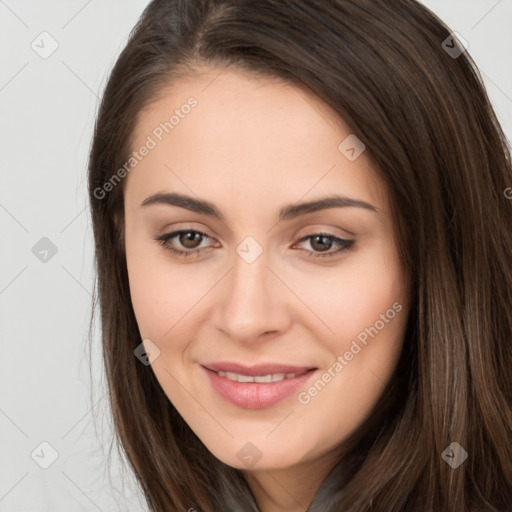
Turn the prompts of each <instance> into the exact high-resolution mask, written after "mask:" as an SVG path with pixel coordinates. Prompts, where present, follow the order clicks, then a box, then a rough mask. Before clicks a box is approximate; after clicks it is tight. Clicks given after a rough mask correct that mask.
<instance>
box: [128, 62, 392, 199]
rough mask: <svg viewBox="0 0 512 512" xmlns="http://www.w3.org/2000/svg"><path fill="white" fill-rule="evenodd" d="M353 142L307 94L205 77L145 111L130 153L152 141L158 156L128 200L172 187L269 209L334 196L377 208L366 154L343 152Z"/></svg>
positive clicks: (233, 75)
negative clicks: (265, 204)
mask: <svg viewBox="0 0 512 512" xmlns="http://www.w3.org/2000/svg"><path fill="white" fill-rule="evenodd" d="M191 105H193V106H191ZM349 136H352V134H351V130H350V128H349V127H348V126H347V125H346V124H345V123H344V121H343V120H342V119H341V118H340V116H339V115H338V114H337V112H336V111H335V110H334V109H332V108H331V107H330V106H329V105H327V104H326V103H325V102H324V101H323V100H321V98H319V97H318V96H316V95H314V94H313V93H311V92H310V91H308V90H307V89H306V88H305V87H298V86H297V85H295V84H290V83H287V82H284V81H282V80H280V79H276V78H267V77H257V76H253V75H248V74H247V73H246V72H244V71H241V70H239V69H236V68H228V69H215V68H211V69H203V70H201V72H200V73H197V74H194V75H191V76H189V77H187V78H182V79H180V80H178V81H176V82H174V83H173V84H172V85H170V86H169V87H167V88H165V89H162V90H161V91H160V93H159V95H158V97H157V99H156V100H155V101H153V102H152V103H151V104H150V105H149V106H148V107H147V108H145V109H144V110H143V111H141V113H140V115H139V117H138V120H137V124H136V128H135V130H134V136H133V143H132V150H133V151H137V150H138V148H140V147H141V146H143V145H144V144H147V142H148V141H149V140H150V139H151V141H152V143H151V146H154V147H152V149H151V150H150V151H149V152H148V154H147V155H146V156H145V157H144V158H143V159H141V161H140V163H138V164H137V166H136V168H134V169H133V170H132V171H131V172H130V173H129V176H128V184H127V188H126V194H127V196H128V195H130V196H132V195H133V196H134V197H135V196H136V197H137V198H138V199H141V200H142V199H143V198H142V196H143V195H147V194H149V193H151V192H152V193H154V192H158V191H162V190H163V189H166V190H170V189H175V188H176V187H178V188H181V189H182V190H184V191H185V190H186V189H187V188H188V189H189V190H188V192H190V191H192V192H194V193H197V194H198V195H202V196H203V197H204V196H207V195H209V194H205V193H200V192H202V191H203V190H205V189H206V188H207V189H208V190H209V191H211V192H214V193H215V195H216V196H218V195H223V194H224V195H225V194H230V193H231V194H233V193H234V192H236V194H237V197H238V199H240V198H241V197H245V196H247V195H251V194H258V195H260V197H261V196H263V197H266V198H267V199H268V200H270V199H271V198H272V197H275V195H276V194H275V191H276V190H280V191H281V192H282V195H286V196H287V197H288V198H289V199H291V200H293V199H294V198H295V200H299V199H300V198H301V197H302V196H304V195H305V194H310V193H311V194H312V195H315V193H316V195H318V194H320V195H325V194H326V193H330V192H333V191H334V190H335V191H337V192H340V193H347V194H353V195H355V196H364V197H360V198H361V199H363V200H367V201H369V202H373V204H378V205H380V207H383V204H384V202H385V197H386V196H385V193H384V191H383V184H382V182H381V181H380V180H379V179H378V177H377V174H376V173H375V169H374V168H373V165H372V162H371V160H370V158H369V156H368V154H367V152H363V153H362V154H361V156H359V157H358V158H357V159H356V160H354V161H350V160H349V159H348V158H346V156H345V155H344V154H343V153H342V152H341V150H340V147H339V146H340V143H342V142H343V141H344V140H345V139H347V137H349ZM349 140H350V139H349ZM333 189H334V190H333ZM133 193H135V194H133Z"/></svg>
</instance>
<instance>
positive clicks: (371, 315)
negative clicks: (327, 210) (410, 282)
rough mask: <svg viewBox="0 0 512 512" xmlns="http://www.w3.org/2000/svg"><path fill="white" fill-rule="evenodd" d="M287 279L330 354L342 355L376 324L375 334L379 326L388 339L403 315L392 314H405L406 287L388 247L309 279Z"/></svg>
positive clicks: (379, 247)
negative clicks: (307, 311) (401, 312)
mask: <svg viewBox="0 0 512 512" xmlns="http://www.w3.org/2000/svg"><path fill="white" fill-rule="evenodd" d="M288 279H289V281H291V284H292V286H293V289H294V292H296V294H297V296H298V297H300V298H302V300H303V301H304V303H305V304H306V305H307V306H308V308H309V309H310V310H311V311H312V312H314V313H315V315H314V317H313V316H312V318H313V320H315V322H316V321H317V320H318V321H319V323H318V326H319V327H318V328H317V331H318V333H320V330H322V333H323V334H322V336H321V337H320V338H319V339H321V340H323V342H324V343H325V344H327V345H328V348H329V349H330V352H331V353H338V354H339V353H343V352H344V351H345V350H348V349H349V346H350V344H351V342H352V340H354V339H356V338H357V337H358V336H359V335H360V338H361V339H363V340H364V337H365V332H366V331H365V329H366V328H370V327H371V326H374V325H375V324H376V323H377V327H378V328H379V329H380V328H381V327H383V325H384V326H385V327H384V328H382V329H380V330H381V331H382V333H384V332H386V333H388V334H389V335H390V336H391V335H394V334H396V333H397V332H399V331H400V330H401V328H402V320H403V318H402V317H404V316H405V315H404V314H399V313H398V312H397V309H401V310H402V311H405V310H406V309H407V307H406V306H407V304H406V282H405V280H404V275H403V272H402V269H401V267H400V265H399V262H398V259H397V258H396V256H395V253H394V252H393V248H392V246H390V245H388V244H380V243H379V244H375V245H374V247H373V248H371V250H370V249H368V250H365V251H361V252H360V253H359V254H354V255H351V256H350V257H349V258H347V259H346V260H345V261H343V262H341V263H340V264H339V266H337V267H332V268H329V269H323V270H322V271H318V270H317V271H316V272H314V273H310V274H309V275H305V274H303V273H301V274H300V276H298V275H295V276H292V275H291V274H289V276H288ZM393 304H395V307H394V308H393ZM400 306H402V307H400ZM382 315H383V316H384V319H383V320H382ZM310 316H311V315H310ZM382 322H384V324H383V323H382ZM382 337H386V336H385V335H383V336H381V338H382Z"/></svg>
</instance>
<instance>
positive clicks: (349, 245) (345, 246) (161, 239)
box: [154, 229, 355, 258]
mask: <svg viewBox="0 0 512 512" xmlns="http://www.w3.org/2000/svg"><path fill="white" fill-rule="evenodd" d="M182 233H197V234H199V235H201V236H203V237H205V238H210V237H209V236H208V235H207V234H206V233H203V232H202V231H197V230H194V229H181V230H179V231H173V232H172V233H166V234H165V235H161V236H158V237H155V238H154V240H156V241H157V242H158V243H159V244H160V245H162V246H163V247H164V248H165V249H166V250H167V251H169V252H170V253H172V254H174V255H176V256H178V257H183V258H187V257H188V256H190V255H192V254H197V255H198V256H199V255H200V254H202V253H203V252H204V251H205V250H207V249H210V247H201V248H199V249H190V250H188V251H182V250H180V249H175V248H174V247H171V246H170V245H169V244H168V242H169V240H171V239H173V238H175V237H176V236H178V235H180V234H182ZM316 236H323V237H326V238H328V239H331V240H332V241H333V242H334V243H335V244H337V245H338V246H340V249H338V250H336V251H334V252H325V253H322V252H315V251H310V250H307V249H302V250H304V251H306V252H307V253H308V257H310V258H329V257H333V256H335V255H337V254H340V253H342V252H345V251H350V250H352V249H353V248H354V246H355V240H345V239H343V238H339V237H336V236H334V235H331V234H329V233H321V232H320V233H310V234H309V235H306V236H304V237H302V238H301V239H300V240H299V241H298V243H301V242H304V241H306V240H308V239H310V238H313V237H316Z"/></svg>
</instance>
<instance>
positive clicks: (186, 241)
mask: <svg viewBox="0 0 512 512" xmlns="http://www.w3.org/2000/svg"><path fill="white" fill-rule="evenodd" d="M200 237H201V235H200V234H199V233H194V232H192V231H187V232H186V233H182V234H181V236H180V243H182V244H183V245H184V246H185V247H187V248H188V249H195V247H196V245H197V244H195V241H196V240H195V239H196V238H200Z"/></svg>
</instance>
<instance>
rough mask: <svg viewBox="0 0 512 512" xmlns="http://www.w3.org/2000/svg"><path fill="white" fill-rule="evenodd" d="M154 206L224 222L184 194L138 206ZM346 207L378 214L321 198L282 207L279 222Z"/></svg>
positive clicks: (206, 204) (352, 202) (360, 204)
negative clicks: (176, 209)
mask: <svg viewBox="0 0 512 512" xmlns="http://www.w3.org/2000/svg"><path fill="white" fill-rule="evenodd" d="M156 204H160V205H162V204H163V205H168V206H178V207H180V208H185V209H187V210H190V211H191V212H195V213H199V214H202V215H207V216H209V217H213V218H216V219H219V220H221V221H225V220H226V219H225V216H224V214H223V213H222V212H221V211H220V210H219V208H217V207H216V206H215V205H214V204H213V203H211V202H210V201H206V200H203V199H196V198H194V197H191V196H187V195H184V194H178V193H177V192H172V193H157V194H153V195H152V196H149V197H148V198H146V199H144V201H143V202H142V203H141V205H140V206H141V207H147V206H151V205H156ZM347 207H356V208H364V209H366V210H370V211H373V212H376V213H378V208H376V207H375V206H373V205H372V204H370V203H367V202H366V201H361V200H359V199H353V198H351V197H347V196H343V195H334V196H328V197H322V198H320V199H316V200H314V201H309V202H304V203H296V204H290V205H287V206H283V207H282V208H281V209H280V210H279V220H280V221H284V220H290V219H293V218H296V217H300V216H302V215H307V214H309V213H314V212H317V211H320V210H326V209H328V208H347Z"/></svg>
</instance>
